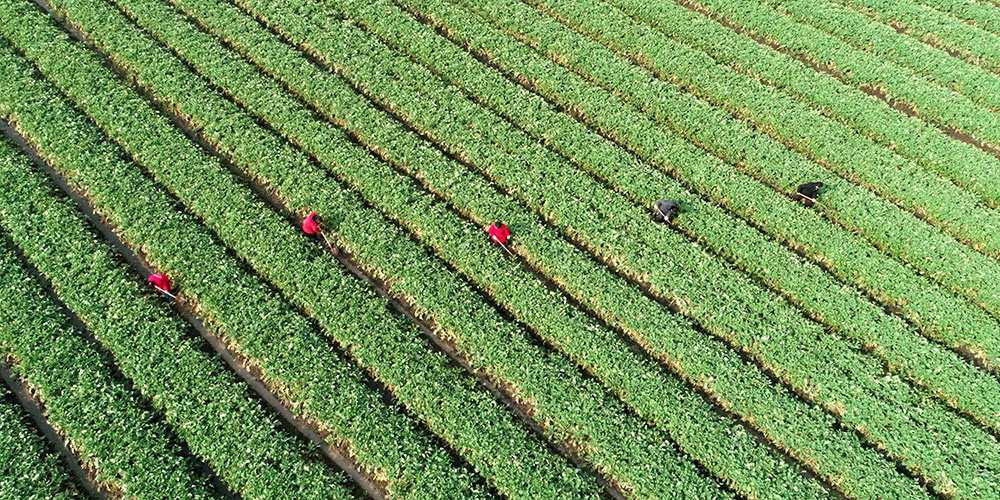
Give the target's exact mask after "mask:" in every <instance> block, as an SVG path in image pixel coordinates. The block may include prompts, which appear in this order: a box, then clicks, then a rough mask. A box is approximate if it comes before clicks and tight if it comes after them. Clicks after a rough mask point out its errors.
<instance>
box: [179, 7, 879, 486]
mask: <svg viewBox="0 0 1000 500" xmlns="http://www.w3.org/2000/svg"><path fill="white" fill-rule="evenodd" d="M179 4H180V5H181V7H182V8H183V9H184V10H186V11H188V12H191V13H193V15H194V16H196V17H199V18H200V19H201V20H202V23H203V25H207V26H208V28H209V29H211V30H213V31H215V32H217V33H221V34H224V36H225V37H226V38H227V40H228V41H229V43H231V44H232V45H234V46H236V47H238V48H239V49H240V50H241V51H243V52H244V53H245V54H247V55H248V57H250V58H251V59H253V60H254V61H255V62H257V64H259V65H261V67H262V69H266V70H267V71H268V72H272V73H274V72H275V71H277V74H276V76H277V77H279V78H281V79H282V80H283V81H284V82H285V83H286V84H287V85H288V86H289V87H290V88H292V89H295V90H296V91H298V92H299V93H300V95H303V96H307V97H308V98H310V99H313V100H314V101H313V102H314V104H317V105H318V106H317V107H320V108H323V111H332V112H333V114H334V115H340V116H341V117H343V119H346V120H349V121H350V122H351V123H350V126H351V127H355V128H356V132H355V134H356V135H357V136H358V137H359V138H360V140H361V141H362V142H365V143H366V144H367V145H368V147H369V148H370V149H372V150H373V151H385V153H383V156H384V155H386V154H397V155H400V156H397V158H399V161H400V162H402V163H399V164H397V165H398V166H399V167H400V168H406V169H409V171H410V172H413V173H414V174H415V175H416V176H417V177H420V178H422V179H423V180H425V183H426V179H427V177H426V176H427V175H430V177H429V179H431V181H432V182H436V183H437V187H444V188H445V189H450V188H459V189H464V195H463V196H465V198H464V199H459V200H457V202H458V203H457V205H456V208H458V209H459V210H467V209H468V207H469V202H470V200H474V199H476V198H482V197H483V195H484V194H485V193H491V196H489V197H487V199H486V201H485V204H486V205H488V206H489V207H491V209H492V210H498V207H501V206H510V205H509V202H504V201H503V198H502V197H501V196H500V195H499V194H498V193H497V192H496V191H495V190H493V189H492V188H491V187H490V186H489V185H488V184H484V183H483V180H482V179H481V178H478V177H476V176H474V175H473V176H471V177H470V175H469V174H468V173H467V172H466V173H465V174H462V175H461V176H460V177H456V176H458V175H459V173H458V172H459V171H460V170H459V171H456V170H455V167H451V166H448V165H447V162H443V161H442V160H441V158H435V154H436V153H431V151H432V149H431V148H432V146H430V145H429V146H424V147H421V142H420V141H413V140H410V141H409V142H407V141H401V140H400V139H399V138H400V137H408V135H407V131H406V130H405V128H403V127H401V126H399V125H394V124H393V122H392V121H391V120H384V119H383V120H376V121H375V123H371V124H370V125H368V124H367V122H369V121H371V117H372V116H378V112H379V110H378V109H377V108H370V107H366V106H364V105H360V106H359V105H358V104H353V103H352V97H353V98H354V99H353V101H358V100H359V98H358V97H357V96H354V95H353V94H352V93H351V91H350V89H347V90H346V91H344V90H342V89H343V86H344V84H343V83H338V82H337V81H336V80H332V79H330V78H329V77H330V75H323V74H322V73H319V72H317V70H316V69H315V68H312V69H310V66H309V65H308V63H307V62H306V61H305V59H304V57H303V56H301V55H298V56H296V55H295V54H294V51H290V49H289V48H288V47H285V48H284V49H282V48H281V46H280V44H279V45H276V46H274V45H273V44H264V43H263V42H262V38H263V37H262V36H260V35H259V34H254V33H253V32H252V31H251V33H249V34H245V35H242V36H241V35H240V33H241V31H240V30H239V29H237V28H235V27H236V26H243V25H246V24H247V23H248V20H246V19H245V16H244V19H243V20H242V21H241V20H240V18H239V16H238V15H230V16H225V15H222V14H220V11H223V10H225V9H224V7H220V6H219V5H218V3H212V2H179ZM249 23H250V25H251V27H252V26H253V24H254V23H253V22H252V21H249ZM259 29H260V28H259V27H258V28H257V30H259ZM251 42H252V43H251ZM279 51H284V52H285V53H289V52H291V55H289V56H288V57H287V58H285V59H277V60H275V59H269V58H273V57H274V54H275V53H278V52H279ZM286 59H290V60H296V61H298V63H297V64H296V65H294V66H293V65H291V64H289V61H288V60H286ZM362 102H363V100H362ZM369 108H370V109H369ZM352 117H356V118H352ZM359 118H360V119H359ZM334 121H337V119H336V118H334ZM341 121H343V120H341ZM306 136H307V137H308V136H311V134H306ZM387 140H388V141H389V142H386V141H387ZM320 143H322V141H320ZM403 144H412V145H411V146H410V151H405V150H404V151H403V152H398V149H399V148H400V147H401V146H402V145H403ZM394 145H395V146H394ZM393 149H395V150H397V152H393V151H392V150H393ZM406 158H410V159H409V160H407V159H406ZM407 161H409V162H411V163H412V165H405V163H406V162H407ZM428 165H430V166H437V167H438V168H441V170H439V171H437V172H435V170H433V169H431V170H430V171H427V170H426V166H428ZM418 166H419V167H418ZM442 167H443V168H442ZM458 168H459V169H460V167H458ZM383 170H384V168H383ZM388 172H389V173H383V174H373V175H371V177H372V178H376V177H381V176H387V175H391V170H389V171H388ZM421 172H423V173H421ZM442 175H443V177H442ZM359 189H361V190H364V184H363V181H362V183H361V184H360V187H359ZM373 189H374V190H375V191H378V190H379V189H385V188H384V184H380V185H379V186H377V187H374V188H373ZM473 193H474V194H473ZM369 196H371V197H373V198H379V195H378V194H376V193H372V194H369ZM416 198H417V196H415V195H414V194H406V193H405V192H403V193H400V194H389V195H386V196H384V197H383V198H380V201H381V203H390V202H391V200H404V201H403V202H402V205H400V203H399V202H396V203H394V204H393V205H391V206H392V208H390V209H389V210H388V211H390V212H392V213H396V214H400V216H401V217H403V218H410V219H411V220H413V222H411V224H424V225H423V226H418V227H417V229H416V230H417V231H419V232H420V234H424V235H427V234H430V236H428V238H431V240H430V241H431V242H432V245H433V244H435V243H433V242H434V236H433V233H432V232H431V231H430V229H428V226H427V224H434V223H435V221H434V218H433V217H428V216H423V217H422V216H421V215H420V214H423V213H426V212H433V210H432V209H430V208H423V207H422V206H416V207H408V206H407V204H408V203H410V202H409V201H405V200H413V199H416ZM387 200H389V201H387ZM452 201H453V202H455V201H456V200H455V199H454V198H452ZM483 210H484V207H482V206H480V207H479V208H478V209H477V212H476V213H474V214H473V217H474V218H476V219H477V220H478V221H479V222H484V221H487V220H488V219H487V218H488V217H489V216H490V214H491V213H493V212H490V213H485V212H484V211H483ZM525 211H526V209H525V208H518V207H516V206H514V207H512V208H511V209H509V210H508V209H503V210H501V212H502V213H503V214H504V220H508V219H507V217H508V216H509V217H511V218H512V219H511V220H516V221H517V226H518V227H522V228H524V231H525V234H527V235H529V236H527V237H528V238H531V237H532V236H530V235H534V234H536V233H544V228H543V227H541V226H540V225H539V229H538V231H535V230H534V229H531V226H532V223H531V220H532V218H530V217H528V218H527V219H525V218H524V216H523V213H524V212H525ZM494 215H495V214H494ZM521 221H525V222H521ZM534 224H538V223H537V222H535V223H534ZM431 227H433V226H431ZM459 237H460V236H459ZM548 238H552V236H549V237H548ZM542 240H543V241H544V240H545V239H544V238H542ZM437 241H439V242H440V241H444V242H445V244H444V245H441V244H440V243H437V246H438V248H439V249H440V251H441V252H442V253H450V252H452V250H450V249H449V246H448V244H447V238H446V237H438V238H437ZM553 243H554V242H553V241H552V240H551V239H549V240H548V241H547V242H546V243H545V244H544V245H543V246H549V247H552V246H554V245H553ZM555 245H558V243H555ZM562 245H566V244H565V243H562ZM567 246H568V245H567ZM569 250H570V251H566V253H563V254H558V253H552V254H550V257H551V258H552V259H551V262H550V263H555V264H556V265H557V267H558V266H562V269H566V266H567V265H568V266H570V268H572V267H573V266H574V265H576V266H577V267H576V269H574V270H573V271H576V272H569V273H568V278H569V279H570V280H571V281H572V280H573V279H577V280H578V281H577V282H576V283H577V284H578V283H580V281H579V278H580V277H584V276H593V275H595V274H596V275H601V274H603V275H604V276H601V277H600V278H598V279H595V280H591V281H589V283H587V280H583V283H584V286H585V287H589V292H590V293H596V294H597V295H600V294H601V293H603V292H608V293H605V294H604V295H603V296H601V297H596V296H595V298H596V299H598V300H599V301H600V302H601V303H604V304H608V303H612V302H617V304H618V305H619V306H621V307H620V308H619V309H618V311H619V312H621V311H626V312H625V313H624V314H625V315H628V314H629V313H630V312H632V313H634V312H635V311H634V308H635V306H636V304H635V303H634V302H633V303H629V301H630V300H632V299H635V298H638V300H639V302H640V303H642V302H643V300H644V298H643V297H642V295H641V294H635V293H634V292H635V290H634V289H632V290H629V289H628V287H625V289H624V296H622V295H620V294H618V292H619V287H620V286H621V285H622V283H623V281H622V280H617V281H616V280H615V279H614V277H613V275H611V276H609V275H607V272H606V270H602V269H600V266H599V264H597V265H595V264H594V263H592V262H591V261H590V259H588V258H587V257H586V256H585V255H582V254H580V253H579V252H575V253H574V252H573V251H572V247H569ZM564 251H565V250H564ZM460 259H461V257H459V258H452V260H453V261H457V262H458V263H459V264H458V265H459V266H461V260H460ZM588 264H589V265H588ZM546 272H549V273H551V270H548V271H546ZM609 278H610V280H611V283H614V286H611V285H609V282H608V279H609ZM577 286H579V285H577ZM609 288H610V289H609ZM524 289H525V285H524V284H523V283H522V282H517V281H514V282H513V283H512V284H511V286H498V287H496V288H495V289H494V290H495V292H494V293H495V294H500V298H501V300H508V301H515V303H516V300H517V298H516V297H512V296H511V295H510V294H509V293H505V291H506V290H516V294H523V290H524ZM595 290H599V291H597V292H595ZM516 294H515V295H516ZM637 295H638V297H636V296H637ZM505 296H506V297H509V298H505ZM648 305H652V306H653V309H652V310H653V311H654V312H653V314H652V315H653V316H654V317H655V319H652V320H651V319H649V318H643V319H641V320H638V321H636V322H633V323H632V326H635V325H637V324H639V323H642V322H643V321H645V323H646V325H649V326H650V327H649V330H650V331H656V330H663V329H664V327H665V325H671V322H670V321H669V319H668V320H667V321H665V322H664V321H662V320H663V318H664V316H663V315H659V316H657V313H658V312H662V311H659V310H658V308H659V306H658V305H656V304H655V303H651V302H648V301H646V302H645V303H644V304H643V306H648ZM527 307H530V305H527ZM630 307H631V309H630ZM648 310H649V309H647V311H648ZM545 317H546V318H547V319H550V320H552V319H555V320H558V319H559V318H558V317H556V318H552V313H548V314H547V315H546V316H545ZM633 318H634V316H633ZM668 318H669V317H668ZM563 321H568V320H563ZM670 328H671V329H676V326H673V327H670ZM664 333H665V336H664V337H663V338H669V337H670V335H672V332H664ZM661 339H662V338H661ZM661 341H662V340H661ZM701 343H702V344H704V340H702V341H701ZM692 345H693V343H692ZM622 349H627V346H623V347H622ZM725 357H726V356H725V355H724V354H723V355H721V356H720V358H725ZM732 361H734V360H732V359H727V363H729V362H732ZM731 366H735V367H736V369H735V372H736V373H743V372H745V371H746V369H745V366H742V365H741V364H740V363H739V362H738V361H737V362H735V363H733V365H731ZM730 373H733V372H730ZM758 375H759V374H758ZM740 376H741V375H736V376H735V378H736V379H739V378H740ZM752 378H753V376H752V375H751V379H752ZM605 380H607V379H605ZM758 380H766V379H758ZM764 383H765V384H766V381H765V382H764ZM605 384H608V382H607V381H605ZM757 384H758V385H759V384H760V382H759V381H758V382H757ZM744 387H747V388H750V387H753V384H750V385H745V386H744ZM750 390H751V391H753V392H754V393H755V394H756V395H757V396H758V398H759V397H760V395H761V393H760V391H759V390H756V391H754V390H753V389H750ZM775 399H777V400H779V401H780V399H781V398H780V397H779V398H773V397H772V398H764V400H766V401H767V402H766V403H764V404H762V405H760V407H762V408H763V410H761V412H760V413H766V414H767V418H770V417H771V416H772V415H774V416H776V413H774V412H775V411H776V410H777V409H778V408H781V409H784V410H786V411H791V412H792V413H796V414H798V413H800V412H801V410H800V409H798V408H796V407H795V405H794V404H792V405H790V406H789V405H787V404H786V405H782V404H781V403H777V404H775V403H774V401H775ZM769 405H771V406H769ZM640 408H642V406H640ZM819 428H820V429H822V428H823V427H822V426H819ZM815 429H816V428H815V427H813V428H811V429H810V433H812V431H814V430H815ZM828 430H829V429H826V431H828ZM784 431H785V429H782V428H780V427H779V428H778V429H777V433H778V434H779V435H781V433H782V432H784ZM822 432H824V431H822V430H821V431H820V433H822ZM811 435H813V436H815V435H816V434H811ZM786 436H787V435H786ZM801 437H802V436H798V438H799V439H801ZM804 441H806V442H807V440H804ZM799 442H802V441H799ZM834 442H840V440H839V439H838V440H836V441H834ZM682 446H683V444H682ZM847 448H850V446H848V447H847ZM802 450H804V451H803V452H804V453H805V454H806V458H805V461H806V462H810V460H809V455H808V454H809V453H811V452H813V447H812V446H811V445H809V444H806V445H804V446H803V448H802ZM796 451H798V450H796ZM827 451H829V449H827V450H823V452H821V454H822V453H825V452H827ZM842 451H843V449H842ZM852 453H853V452H851V453H849V454H848V455H849V456H853V454H852ZM800 455H801V454H800ZM843 456H845V455H844V454H841V455H840V457H841V458H842V457H843ZM869 460H870V459H869ZM866 463H870V462H868V461H866ZM882 467H883V468H884V466H882ZM825 471H829V469H826V468H825ZM880 486H881V485H880ZM848 488H850V486H848Z"/></svg>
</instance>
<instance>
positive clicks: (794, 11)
mask: <svg viewBox="0 0 1000 500" xmlns="http://www.w3.org/2000/svg"><path fill="white" fill-rule="evenodd" d="M753 1H757V0H753ZM760 3H762V4H764V5H768V6H771V7H772V8H775V7H777V8H780V12H781V13H782V14H783V15H786V16H789V17H790V18H792V19H795V20H796V21H798V22H800V23H803V24H809V25H811V26H813V27H815V28H817V29H820V30H823V31H824V32H826V33H828V34H831V35H834V36H836V37H837V38H840V39H841V40H843V41H845V42H847V43H849V44H850V45H851V46H853V47H855V48H857V49H859V50H862V51H864V52H866V53H869V54H871V55H873V56H875V57H876V58H877V60H878V61H880V62H893V63H895V64H898V65H900V66H903V67H906V68H909V69H910V70H913V71H914V72H915V73H916V74H917V75H919V76H921V77H922V78H925V79H927V80H930V81H932V82H935V83H937V84H938V85H941V86H942V87H945V88H948V89H951V90H954V91H956V92H958V93H960V94H962V95H965V96H966V97H969V98H970V99H972V100H973V101H975V102H977V103H978V104H980V105H982V106H983V107H984V108H986V109H990V110H992V111H994V112H997V111H1000V75H995V74H993V73H991V72H990V71H988V70H986V69H984V68H980V67H977V66H974V65H971V64H968V63H966V62H965V61H962V60H961V59H957V58H954V57H951V56H949V55H948V53H947V52H945V51H943V50H940V49H938V48H935V47H932V46H930V45H927V44H924V43H919V42H916V41H915V40H913V39H911V38H909V37H908V36H906V35H905V34H902V33H898V32H897V31H896V30H895V29H894V28H892V27H890V26H886V25H884V24H882V23H880V22H878V21H875V20H872V19H870V18H869V17H868V16H866V15H864V14H862V13H860V12H856V11H854V10H852V9H850V8H849V7H846V6H844V5H842V3H847V0H837V1H822V2H819V1H815V0H790V1H782V2H775V1H774V0H763V1H761V2H760ZM779 6H780V7H779ZM992 44H993V45H996V42H995V41H994V42H992Z"/></svg>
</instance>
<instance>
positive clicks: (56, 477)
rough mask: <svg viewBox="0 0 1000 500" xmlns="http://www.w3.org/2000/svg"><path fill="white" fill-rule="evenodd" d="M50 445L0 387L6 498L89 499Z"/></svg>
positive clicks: (0, 472)
mask: <svg viewBox="0 0 1000 500" xmlns="http://www.w3.org/2000/svg"><path fill="white" fill-rule="evenodd" d="M9 255H10V254H8V253H7V252H4V255H2V256H0V266H2V265H4V264H6V262H7V258H8V256H9ZM4 267H6V266H4ZM8 278H9V279H10V280H11V281H13V276H12V275H10V274H7V273H5V274H4V279H5V280H6V279H8ZM0 287H3V284H2V283H0ZM49 446H50V445H49V444H48V443H47V442H46V440H45V437H44V436H42V434H41V433H40V432H39V431H38V429H37V428H36V427H35V426H34V425H33V423H32V422H31V418H30V417H29V415H28V413H27V412H26V411H25V409H24V408H23V407H21V405H20V404H19V403H18V401H17V399H16V398H15V397H14V394H13V393H12V392H10V391H9V390H7V388H6V387H3V386H0V464H3V467H0V492H3V494H2V497H3V498H5V499H10V500H19V499H22V498H49V499H54V500H71V499H77V498H79V499H82V498H86V496H85V495H84V494H83V492H82V488H81V487H80V486H78V485H77V483H76V481H75V480H74V478H73V476H72V475H71V474H70V472H69V470H67V467H66V466H65V465H64V464H63V463H62V461H61V460H60V458H59V455H58V454H57V453H55V452H53V451H52V450H51V449H50V447H49Z"/></svg>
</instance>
